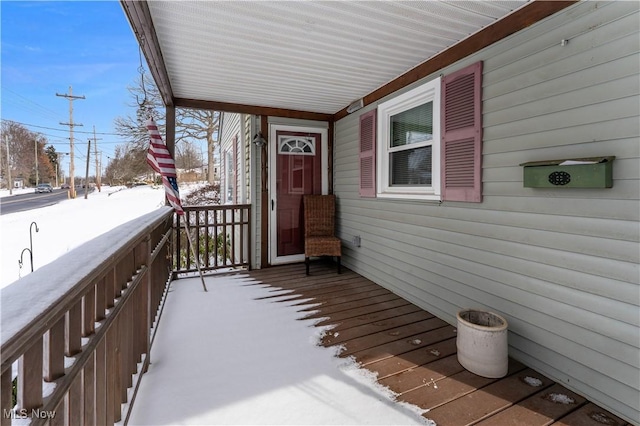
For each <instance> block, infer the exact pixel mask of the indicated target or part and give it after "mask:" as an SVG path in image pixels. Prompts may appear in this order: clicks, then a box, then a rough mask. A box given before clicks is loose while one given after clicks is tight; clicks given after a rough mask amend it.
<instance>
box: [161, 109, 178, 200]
mask: <svg viewBox="0 0 640 426" xmlns="http://www.w3.org/2000/svg"><path fill="white" fill-rule="evenodd" d="M165 117H166V119H165V120H166V123H165V124H166V133H167V135H166V136H167V149H168V150H169V152H170V153H171V157H173V159H174V160H175V158H176V107H175V106H173V105H167V107H166V114H165ZM176 173H178V170H177V167H176ZM164 203H165V205H167V206H168V205H169V199H168V198H167V197H165V198H164Z"/></svg>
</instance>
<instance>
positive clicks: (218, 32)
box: [147, 0, 527, 114]
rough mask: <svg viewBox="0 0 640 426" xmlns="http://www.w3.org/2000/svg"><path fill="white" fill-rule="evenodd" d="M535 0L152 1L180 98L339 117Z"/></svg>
mask: <svg viewBox="0 0 640 426" xmlns="http://www.w3.org/2000/svg"><path fill="white" fill-rule="evenodd" d="M526 3H527V1H525V0H523V1H304V2H303V1H149V2H148V3H147V4H148V8H149V14H150V16H151V20H152V23H153V28H154V29H155V33H156V35H157V39H158V46H159V48H160V51H161V53H162V58H163V61H164V65H165V67H166V70H167V74H168V79H169V82H170V85H171V90H172V92H173V96H174V98H182V99H194V100H203V101H214V102H226V103H232V104H243V105H255V106H261V107H272V108H284V109H289V110H298V111H310V112H317V113H325V114H334V113H336V112H337V111H339V110H341V109H343V108H345V107H346V106H347V105H349V104H350V103H351V102H353V101H354V100H356V99H360V98H362V97H363V96H365V95H367V94H369V93H371V92H372V91H374V90H375V89H377V88H379V87H381V86H383V85H384V84H386V83H388V82H390V81H391V80H393V79H395V78H396V77H398V76H400V75H402V74H403V73H405V72H406V71H408V70H410V69H412V68H414V67H415V66H417V65H419V64H420V63H422V62H424V61H426V60H428V59H429V58H432V57H433V56H435V55H437V54H438V53H440V52H443V51H444V50H446V49H448V48H449V47H451V46H453V45H455V44H456V43H458V42H460V41H462V40H464V39H465V38H467V37H469V36H470V35H472V34H474V33H476V32H478V31H480V30H481V29H483V28H485V27H486V26H488V25H491V24H493V23H494V22H496V21H498V20H500V19H501V18H503V17H505V16H507V15H509V14H510V13H512V12H513V11H514V10H516V9H518V8H521V7H522V6H524V5H525V4H526Z"/></svg>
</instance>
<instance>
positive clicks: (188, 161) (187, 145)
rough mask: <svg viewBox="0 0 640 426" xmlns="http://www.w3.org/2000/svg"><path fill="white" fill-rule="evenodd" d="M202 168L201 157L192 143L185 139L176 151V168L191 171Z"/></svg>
mask: <svg viewBox="0 0 640 426" xmlns="http://www.w3.org/2000/svg"><path fill="white" fill-rule="evenodd" d="M200 166H202V157H201V156H200V152H199V150H198V149H196V147H195V145H194V144H193V142H192V141H190V140H188V139H185V140H183V141H182V142H181V143H180V146H179V147H178V149H176V167H178V168H181V169H185V170H188V171H193V170H194V169H196V168H198V167H200Z"/></svg>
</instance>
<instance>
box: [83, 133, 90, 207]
mask: <svg viewBox="0 0 640 426" xmlns="http://www.w3.org/2000/svg"><path fill="white" fill-rule="evenodd" d="M87 140H88V141H89V145H88V146H87V172H86V173H85V175H84V199H85V200H86V199H87V197H88V196H89V157H90V156H91V139H87Z"/></svg>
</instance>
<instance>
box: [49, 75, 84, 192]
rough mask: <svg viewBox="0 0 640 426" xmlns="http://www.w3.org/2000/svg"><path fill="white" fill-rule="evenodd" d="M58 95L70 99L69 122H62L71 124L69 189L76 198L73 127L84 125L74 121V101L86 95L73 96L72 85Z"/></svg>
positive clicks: (65, 124)
mask: <svg viewBox="0 0 640 426" xmlns="http://www.w3.org/2000/svg"><path fill="white" fill-rule="evenodd" d="M56 96H60V97H62V98H67V99H69V122H68V123H60V124H62V125H63V126H69V144H70V152H69V155H70V158H69V180H70V181H71V182H70V185H71V187H70V189H69V196H70V197H71V198H76V182H75V173H76V170H75V167H74V164H73V128H74V127H75V126H82V124H76V123H74V122H73V101H75V100H76V99H86V98H85V97H84V95H82V96H73V89H72V88H71V86H69V93H68V94H66V93H65V94H63V95H61V94H60V93H56Z"/></svg>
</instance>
